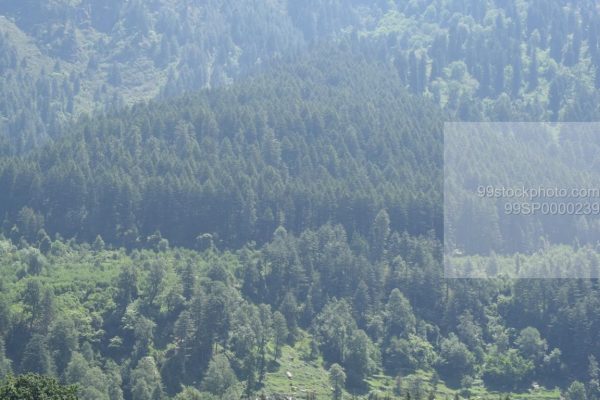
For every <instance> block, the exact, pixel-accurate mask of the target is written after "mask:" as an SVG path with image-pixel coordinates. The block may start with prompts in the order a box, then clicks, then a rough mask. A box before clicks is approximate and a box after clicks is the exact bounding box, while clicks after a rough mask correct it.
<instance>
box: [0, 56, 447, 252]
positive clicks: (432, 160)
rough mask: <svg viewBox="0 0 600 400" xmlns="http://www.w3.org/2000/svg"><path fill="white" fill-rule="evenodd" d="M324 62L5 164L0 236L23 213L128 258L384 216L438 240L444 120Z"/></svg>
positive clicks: (387, 87)
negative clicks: (136, 249) (140, 251)
mask: <svg viewBox="0 0 600 400" xmlns="http://www.w3.org/2000/svg"><path fill="white" fill-rule="evenodd" d="M325 51H327V53H328V57H327V58H326V59H325V58H323V57H322V55H323V53H316V54H313V56H311V57H308V58H306V59H305V61H304V62H300V63H298V64H282V65H281V66H279V67H276V68H274V69H273V70H272V71H271V72H270V73H269V74H265V75H264V76H260V77H257V78H255V79H252V80H251V81H249V82H248V83H244V84H239V85H234V86H232V87H230V88H227V89H220V90H216V91H209V92H206V93H203V94H200V95H195V96H190V97H186V98H183V99H179V100H176V101H171V102H168V103H151V104H148V105H137V106H135V107H133V108H131V109H127V110H124V111H122V112H119V113H116V114H113V115H112V116H109V117H105V118H99V119H84V120H83V121H82V122H81V123H79V124H78V125H76V126H75V127H74V128H73V133H71V134H67V135H65V137H64V139H61V140H59V141H57V142H56V143H55V144H50V145H48V146H45V147H44V148H42V149H40V150H39V151H36V152H34V153H32V154H31V155H30V156H28V157H25V158H8V159H4V160H3V161H1V162H0V165H1V167H0V188H1V189H2V190H0V193H2V194H1V195H0V196H1V199H2V201H0V204H1V206H0V215H3V216H5V218H6V221H5V225H6V224H8V225H7V226H9V228H10V226H12V224H13V223H15V222H17V221H18V220H19V219H20V217H19V215H20V213H21V214H22V213H23V212H25V211H24V210H23V207H28V208H30V209H32V210H33V212H34V214H36V215H39V217H41V218H42V219H44V220H45V227H46V229H47V230H48V232H52V233H55V232H56V233H60V234H62V235H63V236H66V237H72V236H77V237H78V238H79V239H81V240H93V238H94V237H95V236H96V235H98V234H100V235H101V236H102V237H103V238H104V239H105V240H107V241H109V242H113V243H120V244H125V245H127V246H134V245H135V241H136V240H139V239H138V238H141V240H144V239H145V238H146V237H148V236H150V235H152V234H153V233H154V232H155V231H157V230H159V231H160V233H161V234H162V235H163V236H164V237H166V238H168V239H169V240H171V241H172V242H173V243H177V244H182V245H188V246H193V245H194V243H195V242H194V241H195V238H196V237H197V236H198V235H200V234H203V233H209V234H213V235H216V236H217V238H218V240H219V241H222V242H223V243H224V244H225V245H232V246H236V247H237V246H240V245H242V244H243V243H245V242H247V241H249V240H255V241H258V242H264V241H265V240H268V239H269V238H270V237H271V234H272V233H273V231H274V230H275V229H276V228H277V227H278V226H279V225H282V226H285V227H286V228H288V229H290V230H291V231H293V232H301V231H302V230H304V229H306V228H310V227H317V226H319V225H321V224H322V223H324V222H327V221H331V222H335V223H342V224H343V225H344V226H345V227H346V228H347V229H348V230H349V231H350V232H357V233H360V234H361V235H362V236H363V237H366V236H368V235H369V234H370V232H369V230H370V224H371V221H372V220H373V218H374V216H375V214H376V213H377V212H378V211H379V210H380V209H382V208H386V209H387V210H388V212H389V215H390V221H391V226H392V227H393V228H394V229H397V230H399V231H405V230H406V231H408V232H411V233H414V234H424V233H426V232H427V231H429V230H431V229H434V230H436V231H437V232H438V233H439V232H440V224H441V222H440V221H441V218H440V217H439V215H440V205H441V200H440V199H441V198H440V194H441V193H440V192H441V191H440V190H439V185H440V184H441V181H440V179H441V176H440V171H441V140H440V139H441V112H439V111H437V110H436V109H435V107H433V106H432V105H430V104H429V103H428V102H427V101H425V100H421V99H418V98H415V97H412V96H410V95H408V94H407V93H406V92H405V91H404V90H403V89H402V84H401V82H400V80H399V79H398V76H397V74H396V72H395V71H394V69H393V68H390V67H388V66H386V65H378V64H374V63H371V62H368V61H366V60H364V59H363V58H362V57H361V56H360V54H353V53H351V52H347V51H343V50H335V49H333V48H332V49H326V50H323V52H325ZM25 229H26V228H25ZM26 236H27V237H29V238H32V239H33V238H34V236H35V232H33V233H32V232H30V233H29V234H27V235H26Z"/></svg>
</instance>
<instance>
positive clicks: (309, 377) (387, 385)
mask: <svg viewBox="0 0 600 400" xmlns="http://www.w3.org/2000/svg"><path fill="white" fill-rule="evenodd" d="M309 340H310V338H309V337H308V336H305V337H304V338H303V339H302V340H300V341H299V342H298V343H297V344H296V346H294V347H290V346H285V347H284V348H283V349H282V356H281V358H280V359H279V360H278V364H279V365H278V367H277V368H276V370H273V371H271V372H269V373H267V376H266V379H265V386H264V388H263V389H262V392H263V393H264V394H267V395H272V394H283V395H286V396H289V397H295V398H300V399H304V398H307V394H308V393H311V392H313V393H315V395H316V397H317V399H329V398H331V388H330V386H331V385H330V384H329V376H328V372H327V370H326V369H325V368H324V366H323V360H322V359H321V358H319V359H317V360H312V361H311V360H308V357H307V356H308V354H309V350H308V343H309ZM288 371H289V372H290V373H291V374H292V378H291V379H290V378H288V376H287V372H288ZM432 375H433V373H432V372H425V371H417V372H416V373H413V374H410V375H406V376H404V377H402V379H401V391H400V395H398V394H396V393H395V386H396V380H395V378H394V377H391V376H387V375H384V374H376V375H374V376H372V377H370V378H369V379H368V381H367V384H368V392H369V393H372V394H377V395H378V397H379V398H380V399H383V398H385V397H386V396H389V398H391V399H405V398H406V394H407V393H409V392H410V395H411V399H413V400H414V399H416V398H418V397H419V392H420V397H421V398H422V399H423V400H425V399H427V398H428V396H429V394H430V393H431V392H432V389H433V386H432V384H431V378H432ZM433 392H434V394H435V398H436V399H449V400H452V399H454V397H455V396H456V395H457V394H458V395H459V397H460V398H461V399H465V398H470V399H482V400H483V399H494V400H497V399H505V398H506V396H507V395H508V396H509V397H510V399H511V400H551V399H556V400H558V399H560V392H559V390H558V389H553V390H549V389H544V388H540V389H538V390H530V391H528V392H523V393H500V392H494V391H489V390H487V389H486V388H485V387H484V386H483V382H482V381H481V380H475V381H474V382H473V386H472V387H471V388H470V389H469V390H457V389H452V388H449V387H448V386H446V385H445V384H444V382H443V381H441V380H440V381H439V383H438V384H437V385H436V387H435V390H433ZM344 397H345V398H347V399H352V398H367V397H368V394H354V393H349V392H346V393H344Z"/></svg>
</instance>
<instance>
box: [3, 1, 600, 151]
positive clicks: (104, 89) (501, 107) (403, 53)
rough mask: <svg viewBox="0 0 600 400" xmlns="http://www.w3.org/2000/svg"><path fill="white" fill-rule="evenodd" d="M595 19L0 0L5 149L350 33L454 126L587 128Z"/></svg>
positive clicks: (421, 7)
mask: <svg viewBox="0 0 600 400" xmlns="http://www.w3.org/2000/svg"><path fill="white" fill-rule="evenodd" d="M599 21H600V15H599V11H598V8H597V5H596V3H595V1H593V0H584V1H577V2H572V1H567V0H553V1H542V0H535V1H534V0H503V1H491V0H486V1H474V0H469V1H466V0H465V1H457V0H435V1H420V2H419V1H408V0H397V1H366V0H336V1H331V0H311V1H301V2H297V1H285V0H276V1H269V2H260V1H250V0H243V1H242V0H238V1H235V2H234V1H225V2H219V1H212V0H211V1H201V2H200V1H189V0H187V1H173V0H157V1H152V2H147V1H141V0H134V1H124V0H102V1H96V0H72V1H68V0H52V1H45V0H44V1H42V0H29V1H21V0H5V1H3V2H2V4H0V50H1V51H0V54H1V56H0V71H1V72H2V73H1V74H0V93H2V95H3V96H2V99H1V100H0V118H1V120H2V123H1V124H0V129H1V130H2V137H3V141H4V143H5V144H4V145H3V150H4V151H8V145H9V144H10V149H11V150H10V151H12V152H22V151H26V150H28V149H30V148H31V147H32V146H34V145H36V144H39V143H43V142H44V141H45V140H46V139H47V138H48V137H55V136H58V135H60V134H61V133H62V132H63V130H64V129H67V130H68V125H69V122H70V121H71V120H72V119H73V117H76V116H79V115H81V114H85V113H91V114H94V115H96V114H98V113H103V112H106V111H111V110H115V109H120V108H121V107H122V106H124V105H127V104H133V103H136V102H138V101H140V100H147V99H152V98H155V97H157V96H158V97H162V98H165V97H171V96H173V95H178V94H181V93H183V92H188V91H193V90H196V89H200V88H206V87H219V86H223V85H228V84H230V83H231V82H233V81H235V80H237V79H238V78H240V77H243V76H246V75H247V74H249V73H252V72H256V71H260V70H265V69H268V68H269V66H270V65H271V63H272V62H273V60H278V59H281V58H286V57H293V56H295V55H298V54H300V53H302V52H303V51H305V50H306V49H308V48H311V47H313V46H314V45H315V44H317V45H318V44H319V43H323V42H328V41H331V40H333V41H339V40H346V39H348V40H351V41H353V42H354V43H362V46H363V47H364V48H365V49H367V50H368V51H369V52H370V57H371V58H378V59H381V60H386V61H388V62H393V63H394V64H395V65H396V67H397V69H398V70H399V73H400V75H401V79H402V80H403V85H406V86H407V87H410V89H411V90H412V91H414V92H415V93H418V94H425V95H426V96H427V97H430V98H432V99H434V101H435V102H437V103H438V104H439V105H441V106H442V107H443V108H445V109H447V110H449V112H450V113H451V114H452V115H455V116H456V118H460V119H462V120H481V119H486V118H489V119H491V120H504V121H507V120H528V121H529V120H533V121H537V120H567V121H569V120H592V119H593V118H594V116H595V115H597V113H598V107H597V103H598V102H597V99H598V94H597V89H598V88H599V85H600V74H599V73H597V71H598V70H599V69H598V66H599V64H600V39H599V38H600V36H599V35H600V33H599V30H598V25H599Z"/></svg>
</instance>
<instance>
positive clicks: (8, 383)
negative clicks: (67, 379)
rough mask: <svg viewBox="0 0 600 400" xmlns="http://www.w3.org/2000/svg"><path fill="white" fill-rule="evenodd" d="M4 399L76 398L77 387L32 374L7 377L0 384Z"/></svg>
mask: <svg viewBox="0 0 600 400" xmlns="http://www.w3.org/2000/svg"><path fill="white" fill-rule="evenodd" d="M0 398H1V399H5V400H41V399H47V400H77V388H76V387H74V386H61V385H60V384H59V383H58V382H57V381H56V380H55V379H53V378H49V377H45V376H39V375H34V374H27V375H21V376H18V377H16V378H15V377H9V378H7V379H6V380H5V381H3V382H2V383H1V384H0Z"/></svg>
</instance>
